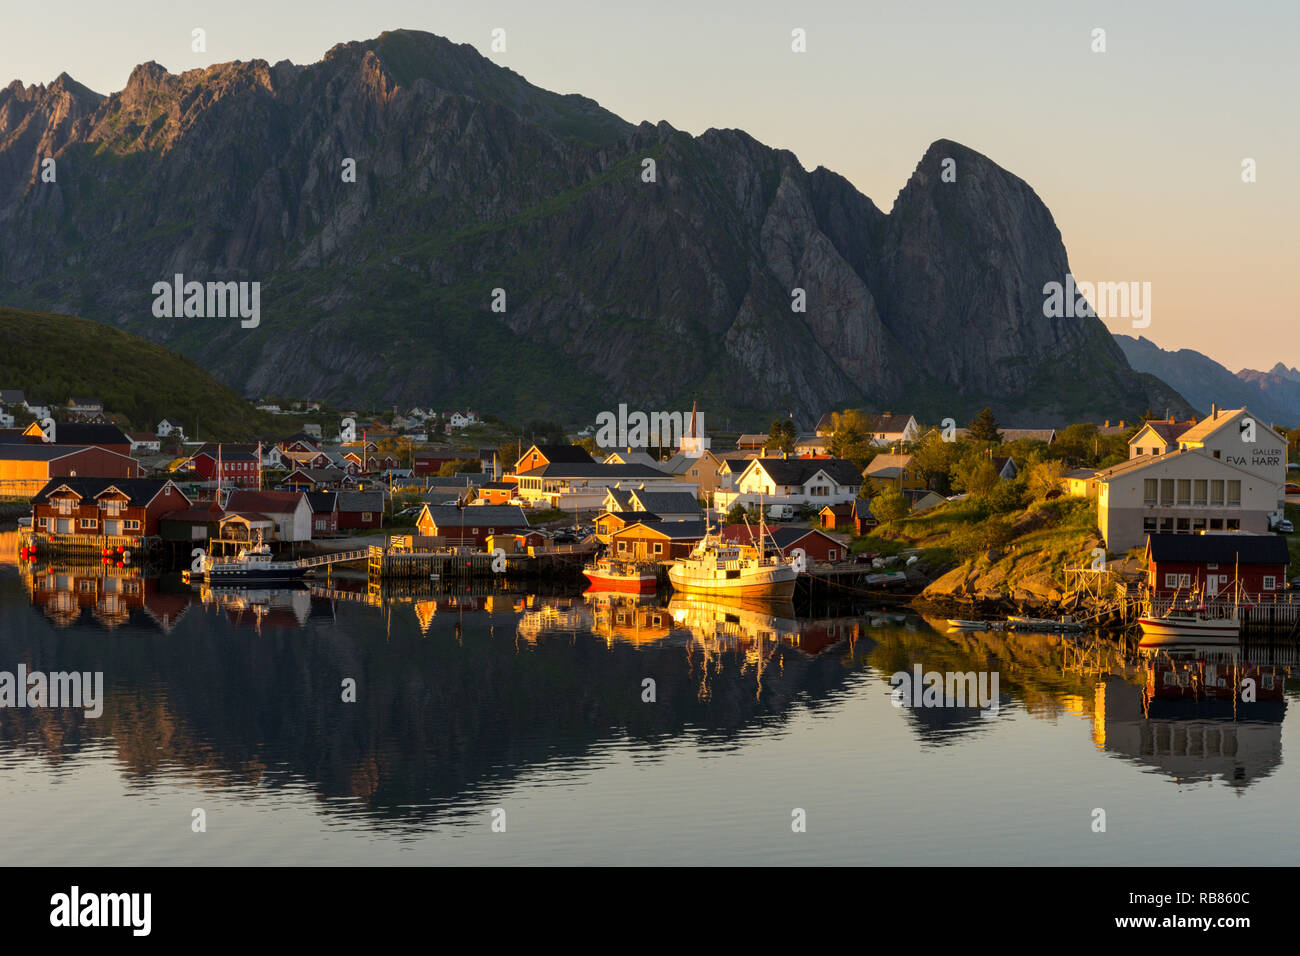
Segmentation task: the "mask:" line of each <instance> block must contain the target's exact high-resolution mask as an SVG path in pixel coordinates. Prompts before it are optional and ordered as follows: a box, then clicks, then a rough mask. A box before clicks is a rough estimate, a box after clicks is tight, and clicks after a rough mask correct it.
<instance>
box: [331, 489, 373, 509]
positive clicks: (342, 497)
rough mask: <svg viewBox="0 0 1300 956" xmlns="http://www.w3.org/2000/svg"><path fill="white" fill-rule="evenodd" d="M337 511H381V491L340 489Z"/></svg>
mask: <svg viewBox="0 0 1300 956" xmlns="http://www.w3.org/2000/svg"><path fill="white" fill-rule="evenodd" d="M338 496H339V497H338V501H339V511H383V510H384V493H383V492H382V491H340V492H339V493H338Z"/></svg>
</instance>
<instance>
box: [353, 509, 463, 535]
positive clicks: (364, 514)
mask: <svg viewBox="0 0 1300 956" xmlns="http://www.w3.org/2000/svg"><path fill="white" fill-rule="evenodd" d="M370 516H371V512H369V511H363V512H361V520H362V521H369V520H370ZM474 533H475V534H478V528H475V529H474Z"/></svg>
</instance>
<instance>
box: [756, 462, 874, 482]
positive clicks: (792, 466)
mask: <svg viewBox="0 0 1300 956" xmlns="http://www.w3.org/2000/svg"><path fill="white" fill-rule="evenodd" d="M754 460H755V461H757V462H759V463H760V466H761V467H762V469H763V470H764V471H766V472H767V474H768V476H769V477H770V478H771V479H772V481H773V482H774V483H775V484H778V485H802V484H803V483H804V482H805V481H807V480H808V479H809V478H811V477H812V476H813V475H815V474H817V472H819V471H824V472H826V474H827V475H829V476H830V478H831V480H832V481H834V482H835V483H836V484H840V485H860V484H862V473H861V472H859V471H858V466H857V465H855V464H853V462H851V461H845V460H844V459H843V458H756V459H754Z"/></svg>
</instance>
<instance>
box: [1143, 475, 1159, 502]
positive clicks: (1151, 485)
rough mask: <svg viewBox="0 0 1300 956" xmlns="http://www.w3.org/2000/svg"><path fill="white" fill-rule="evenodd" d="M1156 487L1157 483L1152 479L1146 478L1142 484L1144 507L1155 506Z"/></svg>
mask: <svg viewBox="0 0 1300 956" xmlns="http://www.w3.org/2000/svg"><path fill="white" fill-rule="evenodd" d="M1158 486H1159V482H1157V481H1156V480H1155V479H1154V478H1147V479H1145V480H1144V481H1143V482H1142V503H1143V504H1144V505H1154V504H1156V502H1157V498H1156V491H1157V488H1158Z"/></svg>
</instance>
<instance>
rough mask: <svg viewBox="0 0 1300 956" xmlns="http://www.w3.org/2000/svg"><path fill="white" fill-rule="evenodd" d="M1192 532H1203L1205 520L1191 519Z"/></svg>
mask: <svg viewBox="0 0 1300 956" xmlns="http://www.w3.org/2000/svg"><path fill="white" fill-rule="evenodd" d="M1192 530H1193V531H1204V530H1205V519H1204V518H1193V519H1192Z"/></svg>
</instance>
